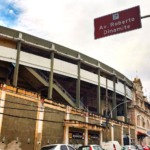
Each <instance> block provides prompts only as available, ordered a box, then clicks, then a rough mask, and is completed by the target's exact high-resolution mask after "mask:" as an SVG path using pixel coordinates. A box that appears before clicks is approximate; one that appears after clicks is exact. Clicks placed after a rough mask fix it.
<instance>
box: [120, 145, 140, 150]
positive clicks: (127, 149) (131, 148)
mask: <svg viewBox="0 0 150 150" xmlns="http://www.w3.org/2000/svg"><path fill="white" fill-rule="evenodd" d="M122 150H137V148H136V147H135V146H134V145H124V146H123V148H122Z"/></svg>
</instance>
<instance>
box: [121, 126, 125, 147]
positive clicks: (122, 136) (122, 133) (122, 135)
mask: <svg viewBox="0 0 150 150" xmlns="http://www.w3.org/2000/svg"><path fill="white" fill-rule="evenodd" d="M123 138H124V132H123V126H122V125H121V143H120V144H121V145H124V143H123Z"/></svg>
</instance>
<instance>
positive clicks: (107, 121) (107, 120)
mask: <svg viewBox="0 0 150 150" xmlns="http://www.w3.org/2000/svg"><path fill="white" fill-rule="evenodd" d="M128 102H131V101H130V100H128V101H127V100H126V101H124V102H122V103H120V104H118V105H116V106H115V107H114V108H113V109H112V110H111V111H110V113H109V115H107V117H106V127H107V128H108V124H109V117H110V115H111V113H112V112H113V111H114V110H115V109H116V108H117V107H118V106H120V105H122V104H124V103H128Z"/></svg>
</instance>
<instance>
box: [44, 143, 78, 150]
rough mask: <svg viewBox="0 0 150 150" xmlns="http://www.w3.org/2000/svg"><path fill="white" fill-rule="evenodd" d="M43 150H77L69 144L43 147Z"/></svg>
mask: <svg viewBox="0 0 150 150" xmlns="http://www.w3.org/2000/svg"><path fill="white" fill-rule="evenodd" d="M41 150H75V148H73V147H72V146H71V145H68V144H51V145H45V146H43V147H42V148H41Z"/></svg>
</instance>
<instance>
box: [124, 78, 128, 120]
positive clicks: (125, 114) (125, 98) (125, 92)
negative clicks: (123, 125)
mask: <svg viewBox="0 0 150 150" xmlns="http://www.w3.org/2000/svg"><path fill="white" fill-rule="evenodd" d="M126 95H127V91H126V81H125V83H124V101H127V97H126ZM124 118H125V122H128V118H127V103H124Z"/></svg>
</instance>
